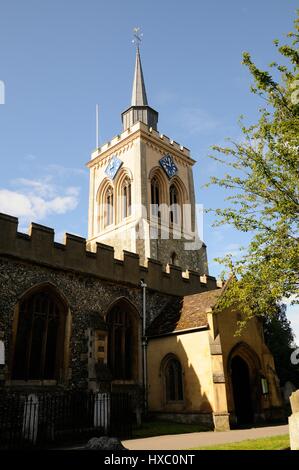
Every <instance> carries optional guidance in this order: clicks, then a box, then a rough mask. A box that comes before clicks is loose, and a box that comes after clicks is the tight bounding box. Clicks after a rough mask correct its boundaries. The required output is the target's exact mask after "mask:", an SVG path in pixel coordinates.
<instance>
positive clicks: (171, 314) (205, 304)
mask: <svg viewBox="0 0 299 470" xmlns="http://www.w3.org/2000/svg"><path fill="white" fill-rule="evenodd" d="M222 291H223V289H215V290H211V291H208V292H202V293H200V294H193V295H187V296H185V297H177V298H175V300H171V301H170V302H169V303H168V304H167V305H166V307H165V308H164V309H163V311H162V312H161V313H160V315H158V317H157V318H155V320H154V321H153V322H152V323H151V325H150V326H149V328H148V329H147V336H158V335H162V334H167V333H171V332H174V331H180V330H186V329H189V328H197V327H203V326H206V325H207V324H208V321H207V314H206V311H207V309H209V308H212V307H213V306H214V305H215V304H216V302H217V300H218V298H219V296H220V295H221V293H222Z"/></svg>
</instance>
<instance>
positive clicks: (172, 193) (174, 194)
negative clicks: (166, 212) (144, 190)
mask: <svg viewBox="0 0 299 470" xmlns="http://www.w3.org/2000/svg"><path fill="white" fill-rule="evenodd" d="M169 199H170V223H172V224H178V223H179V196H178V191H177V188H176V186H175V185H174V184H172V185H171V186H170V188H169Z"/></svg>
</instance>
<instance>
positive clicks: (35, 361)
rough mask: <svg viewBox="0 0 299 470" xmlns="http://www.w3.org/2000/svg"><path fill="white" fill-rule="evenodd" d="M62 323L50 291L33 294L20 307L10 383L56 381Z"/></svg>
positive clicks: (61, 312)
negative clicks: (11, 381)
mask: <svg viewBox="0 0 299 470" xmlns="http://www.w3.org/2000/svg"><path fill="white" fill-rule="evenodd" d="M65 319H66V315H65V311H64V308H63V306H62V304H61V303H60V302H59V301H58V300H57V299H56V298H55V296H54V295H53V293H52V292H50V291H47V290H45V291H40V292H37V293H35V294H32V295H31V296H30V297H28V298H27V299H25V300H23V301H22V302H21V303H20V307H19V317H18V325H17V331H16V339H15V348H14V358H13V369H12V378H13V379H16V380H54V379H58V378H59V377H60V373H61V367H62V362H63V354H64V337H65Z"/></svg>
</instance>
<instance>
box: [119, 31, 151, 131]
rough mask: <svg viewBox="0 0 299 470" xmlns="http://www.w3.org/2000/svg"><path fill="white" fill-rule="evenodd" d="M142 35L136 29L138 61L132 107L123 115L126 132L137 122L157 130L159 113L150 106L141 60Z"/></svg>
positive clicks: (136, 62)
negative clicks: (140, 45)
mask: <svg viewBox="0 0 299 470" xmlns="http://www.w3.org/2000/svg"><path fill="white" fill-rule="evenodd" d="M141 37H142V33H140V28H134V40H133V42H134V44H136V60H135V71H134V81H133V89H132V99H131V106H130V108H129V109H127V110H126V111H124V112H123V113H122V115H121V116H122V122H123V128H124V130H126V129H128V128H129V127H131V126H133V125H134V124H135V123H136V122H143V123H144V124H146V125H147V126H148V127H152V128H153V129H155V130H157V123H158V113H157V111H155V110H154V109H153V108H151V107H150V106H149V105H148V101H147V96H146V89H145V84H144V77H143V71H142V65H141V59H140V50H139V44H140V42H141Z"/></svg>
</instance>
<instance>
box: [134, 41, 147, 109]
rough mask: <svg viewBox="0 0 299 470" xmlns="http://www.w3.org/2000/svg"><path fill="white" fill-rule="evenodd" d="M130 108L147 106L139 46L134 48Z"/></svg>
mask: <svg viewBox="0 0 299 470" xmlns="http://www.w3.org/2000/svg"><path fill="white" fill-rule="evenodd" d="M131 106H148V102H147V97H146V90H145V84H144V78H143V72H142V66H141V59H140V52H139V46H137V47H136V62H135V73H134V82H133V89H132V100H131Z"/></svg>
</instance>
